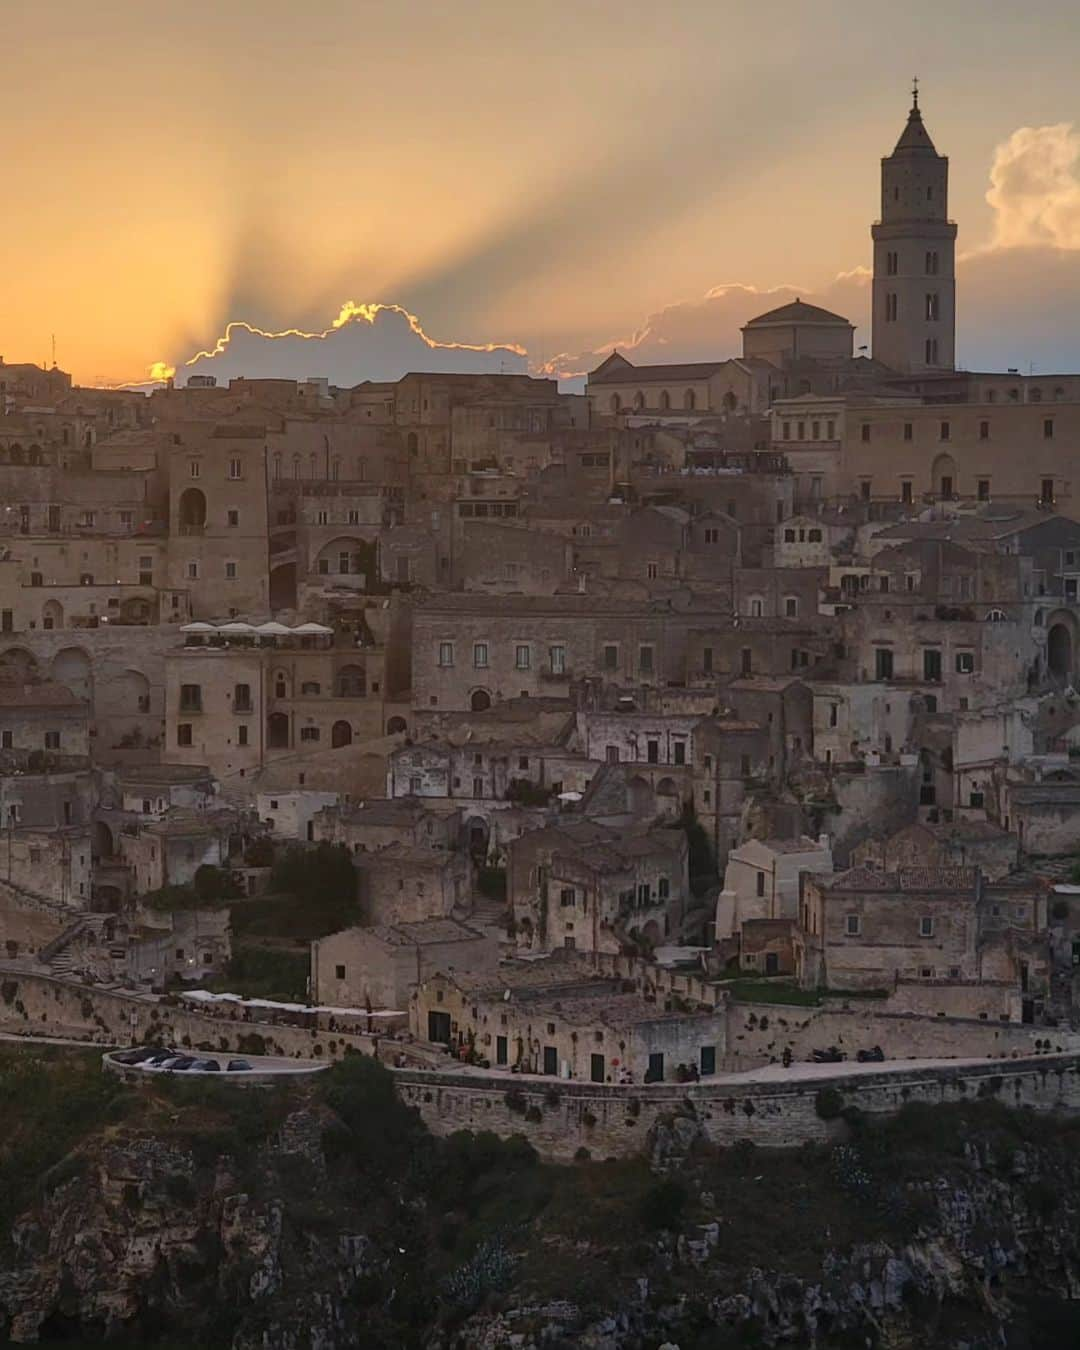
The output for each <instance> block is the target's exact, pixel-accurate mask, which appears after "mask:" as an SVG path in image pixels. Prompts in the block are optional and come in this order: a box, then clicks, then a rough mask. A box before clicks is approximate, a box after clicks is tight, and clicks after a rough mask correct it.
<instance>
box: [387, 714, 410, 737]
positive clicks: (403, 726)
mask: <svg viewBox="0 0 1080 1350" xmlns="http://www.w3.org/2000/svg"><path fill="white" fill-rule="evenodd" d="M408 729H409V727H408V723H407V722H406V721H405V719H404V717H391V718H390V720H389V722H387V724H386V734H387V735H388V736H396V735H397V734H398V733H399V732H402V731H408Z"/></svg>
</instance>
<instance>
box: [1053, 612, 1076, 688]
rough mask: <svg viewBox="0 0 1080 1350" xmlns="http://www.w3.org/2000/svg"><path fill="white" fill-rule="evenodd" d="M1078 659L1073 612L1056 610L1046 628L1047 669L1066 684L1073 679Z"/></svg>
mask: <svg viewBox="0 0 1080 1350" xmlns="http://www.w3.org/2000/svg"><path fill="white" fill-rule="evenodd" d="M1075 660H1076V621H1075V620H1074V619H1073V617H1072V615H1071V614H1066V613H1064V612H1062V611H1060V610H1059V611H1056V612H1055V613H1054V614H1052V615H1051V616H1050V620H1049V626H1048V627H1047V630H1046V669H1047V673H1048V674H1049V676H1050V678H1051V679H1052V680H1054V681H1056V682H1058V683H1061V684H1065V683H1068V682H1069V681H1070V680H1071V679H1072V674H1073V669H1074V662H1075Z"/></svg>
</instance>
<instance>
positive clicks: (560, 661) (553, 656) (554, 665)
mask: <svg viewBox="0 0 1080 1350" xmlns="http://www.w3.org/2000/svg"><path fill="white" fill-rule="evenodd" d="M548 659H549V660H550V661H551V673H552V675H565V674H566V648H565V647H563V646H562V645H561V644H560V645H558V646H555V647H549V648H548Z"/></svg>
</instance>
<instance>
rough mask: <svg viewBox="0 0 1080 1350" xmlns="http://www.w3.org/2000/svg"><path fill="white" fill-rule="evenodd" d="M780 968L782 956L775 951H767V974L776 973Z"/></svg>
mask: <svg viewBox="0 0 1080 1350" xmlns="http://www.w3.org/2000/svg"><path fill="white" fill-rule="evenodd" d="M779 969H780V958H779V957H778V956H777V954H776V953H775V952H766V953H765V974H766V975H775V974H777V973H778V971H779Z"/></svg>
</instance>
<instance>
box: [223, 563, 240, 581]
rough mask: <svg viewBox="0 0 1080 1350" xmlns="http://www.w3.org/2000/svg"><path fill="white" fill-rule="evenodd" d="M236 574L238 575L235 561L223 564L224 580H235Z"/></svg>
mask: <svg viewBox="0 0 1080 1350" xmlns="http://www.w3.org/2000/svg"><path fill="white" fill-rule="evenodd" d="M237 575H238V568H237V565H236V563H234V562H227V563H226V564H225V580H226V581H235V580H236V578H237Z"/></svg>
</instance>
